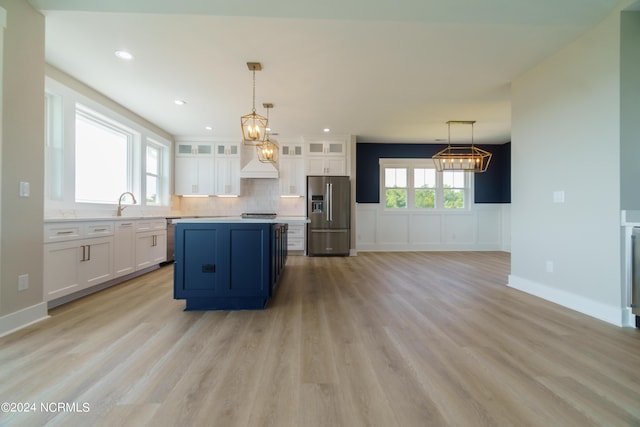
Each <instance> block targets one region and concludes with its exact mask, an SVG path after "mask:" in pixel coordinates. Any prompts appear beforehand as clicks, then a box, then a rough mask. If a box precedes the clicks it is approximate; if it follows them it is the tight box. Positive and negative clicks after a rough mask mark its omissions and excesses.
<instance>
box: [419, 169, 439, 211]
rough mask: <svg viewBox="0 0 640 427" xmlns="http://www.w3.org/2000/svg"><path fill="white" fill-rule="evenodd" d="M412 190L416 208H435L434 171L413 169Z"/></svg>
mask: <svg viewBox="0 0 640 427" xmlns="http://www.w3.org/2000/svg"><path fill="white" fill-rule="evenodd" d="M413 189H414V190H413V191H414V193H415V200H416V208H435V207H436V170H435V169H433V168H414V169H413Z"/></svg>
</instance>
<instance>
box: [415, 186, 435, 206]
mask: <svg viewBox="0 0 640 427" xmlns="http://www.w3.org/2000/svg"><path fill="white" fill-rule="evenodd" d="M435 207H436V191H435V190H426V189H418V190H416V208H435Z"/></svg>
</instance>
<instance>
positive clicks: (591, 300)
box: [509, 11, 622, 325]
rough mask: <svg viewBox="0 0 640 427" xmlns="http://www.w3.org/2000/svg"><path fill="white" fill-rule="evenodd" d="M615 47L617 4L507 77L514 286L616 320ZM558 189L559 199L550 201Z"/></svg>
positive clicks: (617, 172)
mask: <svg viewBox="0 0 640 427" xmlns="http://www.w3.org/2000/svg"><path fill="white" fill-rule="evenodd" d="M619 52H620V12H619V11H615V12H614V13H612V14H611V15H609V16H608V17H607V18H606V19H605V20H604V21H603V22H601V23H600V24H599V25H598V26H596V27H594V28H593V29H591V30H590V31H588V32H587V33H586V34H584V35H583V36H582V37H580V38H579V39H577V40H576V41H575V42H574V43H572V44H570V45H569V46H567V47H565V48H563V49H562V50H561V51H559V52H558V53H557V54H555V55H553V56H552V57H550V58H548V59H547V60H546V61H544V62H543V63H541V64H539V65H537V66H536V67H534V68H533V69H531V70H530V71H528V72H526V73H525V74H524V75H522V76H521V77H519V78H518V79H517V80H516V81H514V82H513V84H512V179H511V185H512V206H511V209H512V215H511V222H512V236H511V237H512V242H511V244H512V256H511V275H510V277H509V284H510V286H512V287H515V288H518V289H521V290H524V291H526V292H529V293H532V294H534V295H538V296H540V297H542V298H545V299H548V300H551V301H554V302H557V303H559V304H562V305H564V306H567V307H570V308H573V309H575V310H578V311H581V312H583V313H586V314H588V315H591V316H594V317H596V318H599V319H602V320H605V321H607V322H610V323H614V324H618V325H619V324H621V322H622V320H621V319H622V317H621V268H620V257H621V251H620V213H619V212H620V192H619V189H620V159H619V153H620V54H619ZM555 191H564V192H565V202H564V203H554V201H553V194H554V192H555ZM548 262H551V263H552V264H553V265H552V267H553V268H552V269H553V271H552V272H550V271H548V267H551V265H548Z"/></svg>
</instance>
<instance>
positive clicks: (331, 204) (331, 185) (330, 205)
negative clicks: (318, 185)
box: [329, 183, 333, 221]
mask: <svg viewBox="0 0 640 427" xmlns="http://www.w3.org/2000/svg"><path fill="white" fill-rule="evenodd" d="M329 200H330V203H329V221H333V184H332V183H331V184H329Z"/></svg>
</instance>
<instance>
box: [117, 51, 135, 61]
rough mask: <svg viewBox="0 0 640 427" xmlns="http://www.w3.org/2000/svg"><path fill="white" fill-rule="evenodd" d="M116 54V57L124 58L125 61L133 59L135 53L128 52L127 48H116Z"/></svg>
mask: <svg viewBox="0 0 640 427" xmlns="http://www.w3.org/2000/svg"><path fill="white" fill-rule="evenodd" d="M115 55H116V57H118V58H120V59H124V60H125V61H131V60H133V55H132V54H131V53H130V52H127V51H126V50H116V52H115Z"/></svg>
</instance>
